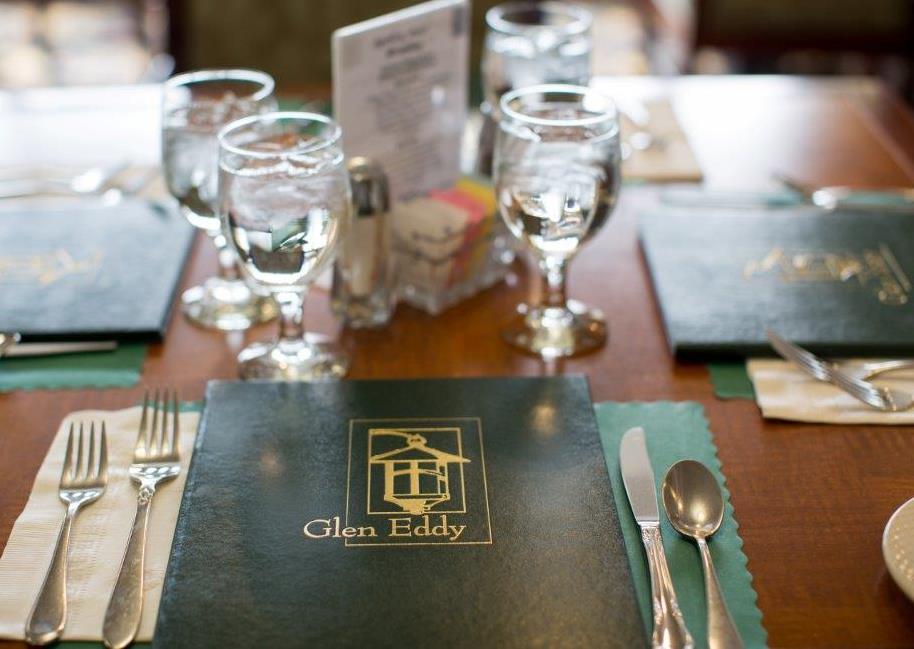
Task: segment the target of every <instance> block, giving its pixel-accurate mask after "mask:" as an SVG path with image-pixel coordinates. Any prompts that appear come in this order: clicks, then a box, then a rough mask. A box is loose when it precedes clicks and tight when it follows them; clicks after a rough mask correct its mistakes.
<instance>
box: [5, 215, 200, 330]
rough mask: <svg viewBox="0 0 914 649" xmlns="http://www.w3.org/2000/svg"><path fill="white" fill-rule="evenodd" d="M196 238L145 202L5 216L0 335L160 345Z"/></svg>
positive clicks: (181, 221)
mask: <svg viewBox="0 0 914 649" xmlns="http://www.w3.org/2000/svg"><path fill="white" fill-rule="evenodd" d="M194 232H195V230H194V229H193V228H192V227H191V226H190V224H189V223H187V221H186V219H184V218H183V217H182V216H181V215H180V214H179V213H178V212H177V211H176V210H171V209H167V208H165V207H164V206H161V205H158V204H156V205H153V204H151V203H149V202H146V201H125V202H122V203H119V204H117V205H114V206H98V205H94V206H89V205H74V206H72V207H67V208H60V207H57V208H53V209H51V208H40V209H39V208H29V209H27V210H26V209H23V210H21V211H7V212H3V213H2V214H0V331H17V332H19V333H20V334H22V337H23V340H67V339H72V340H91V339H96V340H98V339H101V340H122V341H128V340H129V341H147V340H150V341H154V340H161V338H162V337H163V335H164V333H165V327H166V326H167V324H168V317H169V315H170V313H171V306H172V302H173V299H172V298H173V297H174V294H175V290H176V288H177V286H178V281H179V280H180V278H181V273H182V271H183V269H184V262H185V260H186V259H187V255H188V252H189V251H190V246H191V244H192V243H193V237H194Z"/></svg>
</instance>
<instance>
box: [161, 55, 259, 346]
mask: <svg viewBox="0 0 914 649" xmlns="http://www.w3.org/2000/svg"><path fill="white" fill-rule="evenodd" d="M273 88H274V82H273V78H272V77H271V76H270V75H268V74H266V73H264V72H258V71H256V70H199V71H196V72H188V73H186V74H179V75H177V76H174V77H172V78H170V79H169V80H168V81H166V82H165V87H164V91H163V96H162V161H163V169H164V174H165V181H166V183H167V185H168V190H169V192H170V193H171V195H172V196H174V197H175V198H176V199H177V200H178V203H179V204H180V206H181V212H182V213H183V214H184V216H185V217H186V218H187V220H188V221H190V223H191V225H193V226H195V227H197V228H199V229H201V230H203V231H204V232H206V233H207V234H208V235H209V237H210V238H211V239H212V241H213V243H214V244H215V245H216V248H217V250H218V251H219V257H218V258H219V275H218V276H216V277H210V278H209V279H207V280H205V281H204V282H203V283H202V284H201V285H199V286H194V287H192V288H189V289H187V290H186V291H185V292H184V293H183V295H182V296H181V304H182V308H183V311H184V314H185V315H186V316H187V318H188V319H189V320H190V321H191V322H193V323H195V324H198V325H201V326H204V327H210V328H215V329H221V330H224V331H233V330H241V329H247V328H248V327H250V326H251V325H252V324H254V323H258V322H266V321H268V320H272V319H273V318H275V317H276V313H277V307H276V304H275V302H273V301H272V300H270V299H269V297H267V296H265V295H257V294H256V293H254V292H253V291H252V290H251V288H250V287H249V286H247V285H246V284H245V283H244V281H242V279H241V277H240V275H239V272H238V268H237V258H236V256H235V255H234V254H233V253H232V251H231V249H230V248H228V245H227V242H226V239H225V237H224V236H223V235H222V228H221V227H220V224H219V218H218V217H217V216H216V210H215V208H216V206H215V202H216V178H217V176H218V172H217V170H218V153H219V144H218V142H217V140H216V135H217V133H218V132H219V129H221V128H222V127H223V126H225V125H226V124H227V123H229V122H231V121H234V120H236V119H239V118H241V117H246V116H248V115H253V114H257V113H261V112H265V111H269V110H275V109H276V100H275V99H274V98H273Z"/></svg>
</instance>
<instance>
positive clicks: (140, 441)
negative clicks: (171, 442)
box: [133, 390, 149, 457]
mask: <svg viewBox="0 0 914 649" xmlns="http://www.w3.org/2000/svg"><path fill="white" fill-rule="evenodd" d="M148 414H149V390H146V392H145V393H144V394H143V412H142V414H141V415H140V430H139V431H137V434H136V444H135V445H134V447H133V455H134V457H137V456H139V455H142V454H145V452H146V430H147V427H148V425H149V420H148V419H147V416H148Z"/></svg>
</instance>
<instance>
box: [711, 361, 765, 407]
mask: <svg viewBox="0 0 914 649" xmlns="http://www.w3.org/2000/svg"><path fill="white" fill-rule="evenodd" d="M708 374H710V375H711V385H712V386H713V388H714V395H715V396H716V397H717V398H719V399H751V400H753V401H755V390H754V389H753V387H752V380H751V379H750V378H749V373H748V372H746V363H745V362H743V361H740V362H739V363H708Z"/></svg>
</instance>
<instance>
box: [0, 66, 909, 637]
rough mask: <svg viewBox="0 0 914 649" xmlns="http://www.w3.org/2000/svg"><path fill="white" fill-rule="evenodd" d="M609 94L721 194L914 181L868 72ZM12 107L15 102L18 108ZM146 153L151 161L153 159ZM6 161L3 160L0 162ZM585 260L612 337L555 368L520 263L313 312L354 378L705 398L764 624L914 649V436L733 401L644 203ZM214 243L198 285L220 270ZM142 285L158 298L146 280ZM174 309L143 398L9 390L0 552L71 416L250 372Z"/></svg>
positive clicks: (783, 631)
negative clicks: (897, 544) (374, 307)
mask: <svg viewBox="0 0 914 649" xmlns="http://www.w3.org/2000/svg"><path fill="white" fill-rule="evenodd" d="M597 83H598V84H599V85H600V86H601V87H602V88H604V89H605V90H606V91H607V92H609V93H612V94H625V93H628V94H629V95H631V96H637V97H641V98H649V97H653V96H659V95H664V96H668V97H669V98H670V100H671V101H672V103H673V106H674V108H675V111H676V114H677V116H678V118H679V120H680V122H681V124H682V127H683V129H684V131H685V133H686V135H687V136H688V138H689V140H690V142H691V145H692V147H693V149H694V151H695V154H696V157H697V159H698V162H699V164H700V165H701V167H702V170H703V172H704V175H705V182H706V183H707V184H708V185H709V186H715V187H728V188H735V187H759V186H760V185H768V184H770V178H771V174H772V172H774V171H778V172H782V173H786V174H789V175H792V176H795V177H797V178H798V179H800V180H803V181H807V182H810V183H828V184H843V183H854V184H866V185H885V186H896V185H914V117H912V114H911V112H910V110H909V109H908V108H906V107H905V106H904V105H902V104H901V102H900V101H899V100H898V99H896V98H895V97H894V96H893V95H892V94H891V93H890V92H888V91H887V90H886V89H885V88H883V87H882V86H881V85H879V84H878V83H876V82H872V81H867V80H862V79H860V80H857V79H854V80H842V81H823V80H809V79H797V78H783V77H739V78H737V77H702V78H698V77H692V78H678V79H671V80H660V79H650V78H647V79H645V78H632V79H601V80H599V81H598V82H597ZM7 109H8V107H4V104H3V102H2V100H0V110H7ZM147 153H148V152H147ZM2 162H3V161H2V160H0V163H2ZM639 192H641V193H643V192H644V189H643V188H631V189H630V190H629V192H628V196H626V192H625V191H623V196H622V199H621V202H620V205H619V208H618V209H617V211H616V214H615V215H614V217H613V219H612V220H611V221H610V222H609V224H608V225H607V226H606V227H605V228H604V229H603V230H602V231H601V232H600V233H599V235H598V236H597V237H596V238H595V239H594V240H593V241H592V242H591V243H590V244H589V245H588V246H587V247H586V248H585V249H584V250H583V251H582V252H581V254H580V256H579V257H578V258H576V259H575V260H574V262H573V263H572V264H571V273H570V289H569V290H570V294H571V295H572V296H573V297H576V298H578V299H581V300H584V301H586V302H588V303H590V304H593V305H596V306H599V307H601V308H602V309H603V311H604V312H605V313H606V314H607V317H608V319H609V323H610V328H611V329H610V336H611V338H610V341H609V344H608V345H607V346H606V347H605V348H603V349H601V350H599V351H598V352H596V353H593V354H591V355H588V356H583V357H580V358H574V359H569V360H565V361H561V362H557V363H553V364H545V363H543V362H541V361H539V360H537V359H535V358H532V357H529V356H525V355H523V354H521V353H518V352H517V351H515V350H513V349H512V348H510V347H508V346H507V345H505V344H504V343H503V342H502V341H501V340H500V338H499V336H498V329H499V327H500V325H501V324H502V323H503V322H504V321H505V320H506V319H507V318H508V317H509V316H510V314H511V313H512V310H513V308H514V305H515V304H516V303H518V302H519V301H522V300H523V299H525V298H526V297H527V295H528V290H529V288H530V287H532V286H534V285H535V277H534V276H533V274H532V273H530V272H529V271H526V270H525V269H524V268H523V266H521V265H518V267H517V269H516V272H515V273H514V274H513V275H512V277H511V278H509V281H508V282H507V283H505V284H502V285H499V286H497V287H495V288H492V289H490V290H488V291H486V292H485V293H482V294H480V295H478V296H476V297H474V298H472V299H470V300H467V301H466V302H464V303H462V304H460V305H458V306H456V307H454V308H452V309H450V310H448V311H446V312H445V313H443V314H442V315H440V316H438V317H431V316H429V315H426V314H424V313H421V312H419V311H416V310H414V309H411V308H408V307H404V306H400V307H399V308H398V309H397V311H396V314H395V317H394V319H393V321H392V323H391V324H390V326H388V327H387V328H385V329H381V330H378V331H360V332H354V331H340V330H339V328H338V326H337V325H336V324H335V323H334V320H333V318H332V316H331V314H330V312H329V305H328V299H327V296H326V294H325V293H323V292H322V291H320V290H314V291H313V292H312V294H311V295H310V297H309V299H308V302H307V306H306V320H307V324H308V326H309V328H310V329H311V330H314V331H320V332H323V333H327V334H331V335H335V336H336V335H338V336H339V338H340V341H341V343H342V345H343V346H344V347H345V349H346V350H347V351H348V353H349V354H350V355H351V358H352V369H351V372H350V377H352V378H368V377H370V378H382V377H383V378H392V377H442V376H512V375H527V376H535V375H541V374H553V373H583V374H586V375H587V376H588V377H589V379H590V385H591V390H592V393H593V397H594V399H595V400H617V401H653V400H694V401H698V402H700V403H701V404H702V405H703V406H704V407H705V409H706V411H707V414H708V418H709V421H710V425H711V429H712V431H713V433H714V438H715V441H716V443H717V446H718V449H719V455H720V459H721V461H722V463H723V469H724V472H725V474H726V476H727V483H728V486H729V488H730V491H731V494H732V503H733V506H734V508H735V512H736V518H737V520H738V522H739V527H740V534H741V535H742V538H743V540H744V542H745V545H744V549H745V552H746V555H747V556H748V559H749V570H750V571H751V572H752V575H753V580H754V585H755V588H756V590H757V592H758V595H759V606H760V608H761V610H762V612H763V616H764V618H763V622H764V625H765V627H766V628H767V630H768V633H769V641H770V645H771V646H772V647H797V648H802V649H812V648H814V647H823V648H836V647H861V648H862V647H868V648H877V647H878V648H881V649H885V648H889V647H914V605H912V603H911V602H909V601H908V600H907V599H906V598H905V596H904V595H903V594H902V592H901V591H900V590H899V589H898V588H897V587H896V586H895V585H894V583H893V582H892V580H891V578H890V577H889V575H888V572H887V571H886V568H885V565H884V563H883V561H882V555H881V548H880V543H881V537H882V531H883V528H884V526H885V524H886V522H887V520H888V518H889V516H890V515H891V513H892V512H893V511H894V509H895V508H896V507H898V506H899V505H901V504H902V503H903V502H905V501H906V500H907V499H909V498H911V497H914V430H912V429H910V428H902V427H890V426H836V425H815V424H798V423H789V422H776V421H764V420H763V419H762V418H761V416H760V414H759V410H758V408H757V406H756V405H755V403H753V402H752V401H747V400H730V401H722V400H719V399H717V398H715V396H714V395H713V393H712V389H711V384H710V381H709V378H708V373H707V370H706V368H705V367H704V366H703V365H699V364H684V363H679V362H676V361H675V360H674V359H673V358H672V357H671V356H670V353H669V351H668V349H667V346H666V343H665V339H664V334H663V329H662V326H661V321H660V317H659V310H658V306H657V303H656V300H655V298H654V296H653V294H652V291H651V288H650V284H649V279H648V275H647V272H646V270H645V266H644V261H643V258H642V255H641V253H640V250H639V246H638V242H637V238H636V227H635V226H636V217H637V215H636V213H635V212H636V211H637V210H636V209H635V204H636V202H637V201H636V200H635V198H636V196H637V195H638V194H639ZM215 266H216V264H215V255H214V253H213V250H211V246H210V244H209V242H208V241H204V240H200V241H198V242H197V246H196V248H195V250H194V252H193V255H192V257H191V259H190V262H189V265H188V269H187V272H186V274H185V278H184V281H183V283H184V284H185V285H191V284H192V283H194V282H197V281H199V280H201V279H202V278H204V277H205V276H207V275H208V274H210V273H212V272H214V269H215ZM137 288H138V290H142V288H141V287H137ZM273 333H274V331H273V328H272V327H271V326H262V327H258V328H256V329H255V330H253V331H250V332H247V334H245V335H244V336H239V337H234V338H233V337H232V336H226V335H223V334H220V333H217V332H213V331H207V330H203V329H199V328H195V327H194V326H192V325H190V324H188V322H187V321H186V320H184V318H183V317H182V316H181V314H180V313H179V312H176V313H175V314H174V316H173V317H172V320H171V324H170V326H169V329H168V333H167V337H166V341H165V343H164V344H161V345H154V346H153V347H152V348H151V350H150V353H149V357H148V359H147V360H146V364H145V366H144V369H143V378H142V383H141V385H139V386H137V387H135V388H130V389H114V390H67V391H34V392H14V393H10V394H3V395H0V422H2V431H0V475H2V476H3V478H2V482H0V544H5V543H6V539H7V537H8V536H9V533H10V530H11V528H12V525H13V523H14V521H15V519H16V517H17V516H18V515H19V513H20V511H21V510H22V508H23V506H24V505H25V502H26V499H27V498H28V495H29V491H30V489H31V486H32V481H33V479H34V477H35V474H36V471H37V470H38V467H39V465H40V463H41V461H42V458H43V457H44V454H45V452H46V450H47V447H48V444H49V443H50V440H51V438H52V436H53V435H54V432H55V430H56V429H57V426H58V424H59V422H60V420H61V418H62V417H64V416H65V415H66V414H67V413H69V412H71V411H73V410H79V409H86V408H110V409H116V408H122V407H127V406H130V405H132V404H134V403H136V401H137V399H138V398H139V397H140V396H141V394H142V392H143V389H144V388H145V386H173V387H175V388H177V389H178V390H179V392H180V395H181V397H182V398H184V399H199V398H201V397H202V396H203V391H204V387H205V385H206V382H207V380H209V379H213V378H233V377H235V376H236V366H235V360H234V355H235V353H236V351H237V350H238V348H239V345H241V344H243V342H244V340H245V339H246V340H254V339H264V338H267V337H269V336H271V335H272V334H273Z"/></svg>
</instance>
